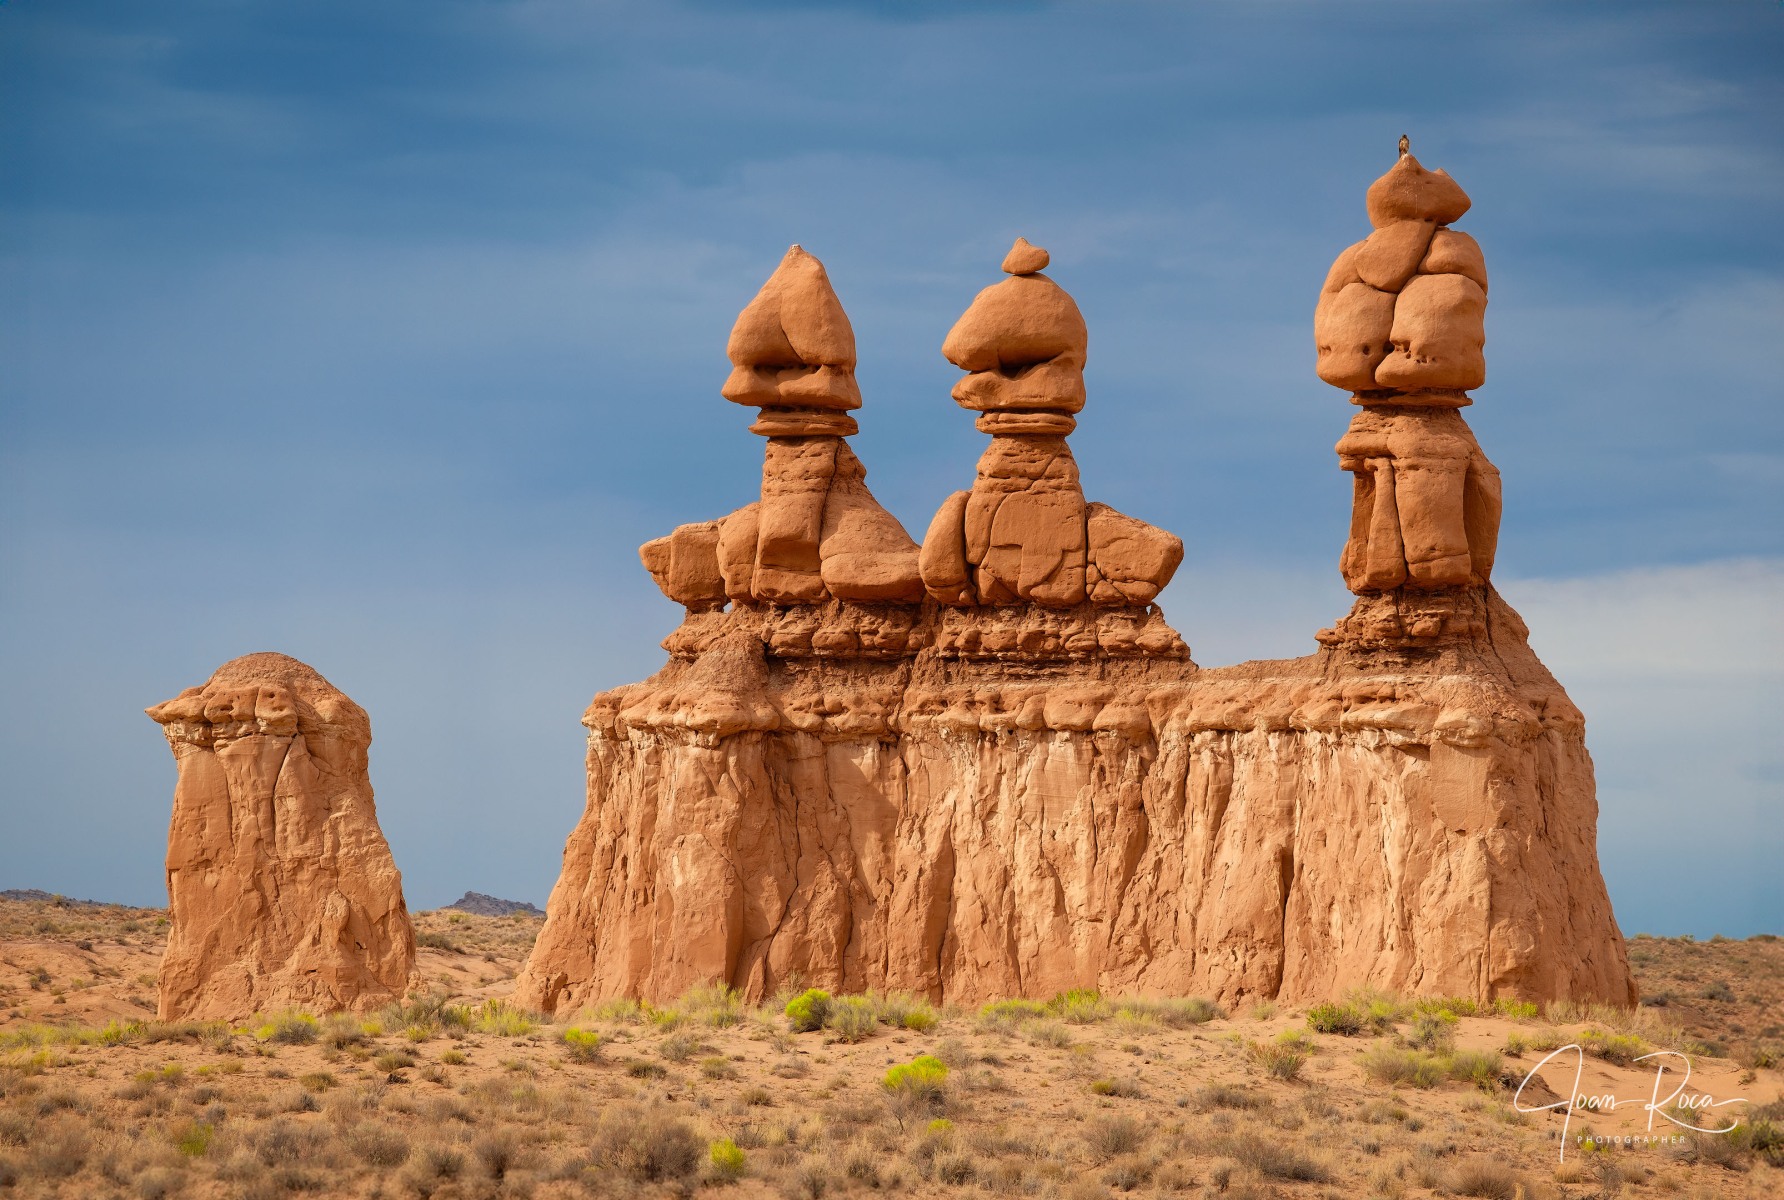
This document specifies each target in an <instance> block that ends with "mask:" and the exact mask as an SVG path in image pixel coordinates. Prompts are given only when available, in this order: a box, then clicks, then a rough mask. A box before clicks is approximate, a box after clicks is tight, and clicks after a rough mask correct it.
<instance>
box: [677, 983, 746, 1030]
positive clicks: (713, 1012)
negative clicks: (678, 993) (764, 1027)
mask: <svg viewBox="0 0 1784 1200" xmlns="http://www.w3.org/2000/svg"><path fill="white" fill-rule="evenodd" d="M675 1007H676V1008H677V1009H679V1010H680V1011H681V1012H682V1013H684V1014H686V1016H687V1017H688V1019H689V1020H692V1021H698V1022H700V1023H701V1024H703V1025H709V1026H711V1027H712V1028H714V1029H725V1028H728V1027H730V1026H732V1025H736V1024H737V1023H738V1022H740V1021H742V1020H743V998H742V997H740V996H739V995H738V994H737V993H736V992H735V991H734V990H732V989H731V988H728V987H726V986H725V985H724V984H722V983H707V984H701V985H700V986H698V987H694V988H690V989H688V991H687V993H686V994H685V995H684V996H682V998H681V999H679V1000H677V1001H676V1002H675Z"/></svg>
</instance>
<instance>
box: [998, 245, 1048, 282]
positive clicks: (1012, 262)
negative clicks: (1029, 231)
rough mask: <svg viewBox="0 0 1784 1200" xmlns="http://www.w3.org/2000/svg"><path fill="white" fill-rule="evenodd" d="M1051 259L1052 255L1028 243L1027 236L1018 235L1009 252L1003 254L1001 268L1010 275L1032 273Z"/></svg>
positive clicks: (1043, 266)
mask: <svg viewBox="0 0 1784 1200" xmlns="http://www.w3.org/2000/svg"><path fill="white" fill-rule="evenodd" d="M1051 261H1052V257H1051V256H1050V255H1048V253H1047V252H1046V251H1045V250H1043V249H1041V247H1039V246H1034V245H1030V244H1029V241H1028V239H1027V238H1024V237H1019V238H1017V239H1016V243H1015V245H1013V246H1011V247H1010V252H1009V253H1008V254H1006V255H1004V260H1003V269H1004V271H1005V273H1006V274H1010V275H1033V274H1034V273H1035V272H1036V271H1039V270H1042V269H1043V268H1045V267H1046V265H1047V264H1048V263H1049V262H1051Z"/></svg>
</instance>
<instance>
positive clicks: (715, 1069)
mask: <svg viewBox="0 0 1784 1200" xmlns="http://www.w3.org/2000/svg"><path fill="white" fill-rule="evenodd" d="M700 1074H702V1075H704V1076H706V1078H708V1079H736V1078H737V1068H736V1067H734V1066H732V1065H731V1060H730V1059H728V1058H726V1057H725V1056H724V1055H723V1054H709V1055H707V1056H706V1057H705V1058H703V1059H701V1060H700Z"/></svg>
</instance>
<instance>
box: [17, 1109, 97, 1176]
mask: <svg viewBox="0 0 1784 1200" xmlns="http://www.w3.org/2000/svg"><path fill="white" fill-rule="evenodd" d="M90 1149H91V1146H90V1145H89V1143H88V1141H87V1134H86V1131H85V1130H83V1129H82V1128H81V1127H80V1126H79V1125H76V1124H74V1123H73V1122H72V1121H69V1120H62V1121H58V1122H56V1123H54V1124H51V1125H46V1126H39V1127H38V1130H37V1133H36V1134H35V1136H33V1138H32V1139H31V1165H32V1166H33V1167H34V1168H35V1169H36V1171H37V1173H38V1174H39V1175H46V1176H48V1177H49V1178H51V1179H66V1178H67V1177H68V1176H70V1175H74V1174H77V1173H79V1171H80V1169H81V1168H82V1167H83V1166H85V1165H86V1163H87V1154H88V1152H89V1151H90Z"/></svg>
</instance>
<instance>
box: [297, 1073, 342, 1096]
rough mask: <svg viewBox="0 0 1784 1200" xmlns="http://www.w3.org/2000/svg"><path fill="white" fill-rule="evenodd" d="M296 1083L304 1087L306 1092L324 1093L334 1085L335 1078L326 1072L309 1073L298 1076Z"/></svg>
mask: <svg viewBox="0 0 1784 1200" xmlns="http://www.w3.org/2000/svg"><path fill="white" fill-rule="evenodd" d="M297 1081H298V1082H299V1083H301V1084H303V1085H304V1089H305V1090H306V1091H311V1092H326V1091H327V1090H328V1089H329V1088H331V1087H333V1086H334V1085H335V1077H334V1076H333V1075H330V1074H329V1073H328V1072H327V1071H311V1072H309V1073H307V1074H304V1075H299V1076H298V1077H297Z"/></svg>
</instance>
